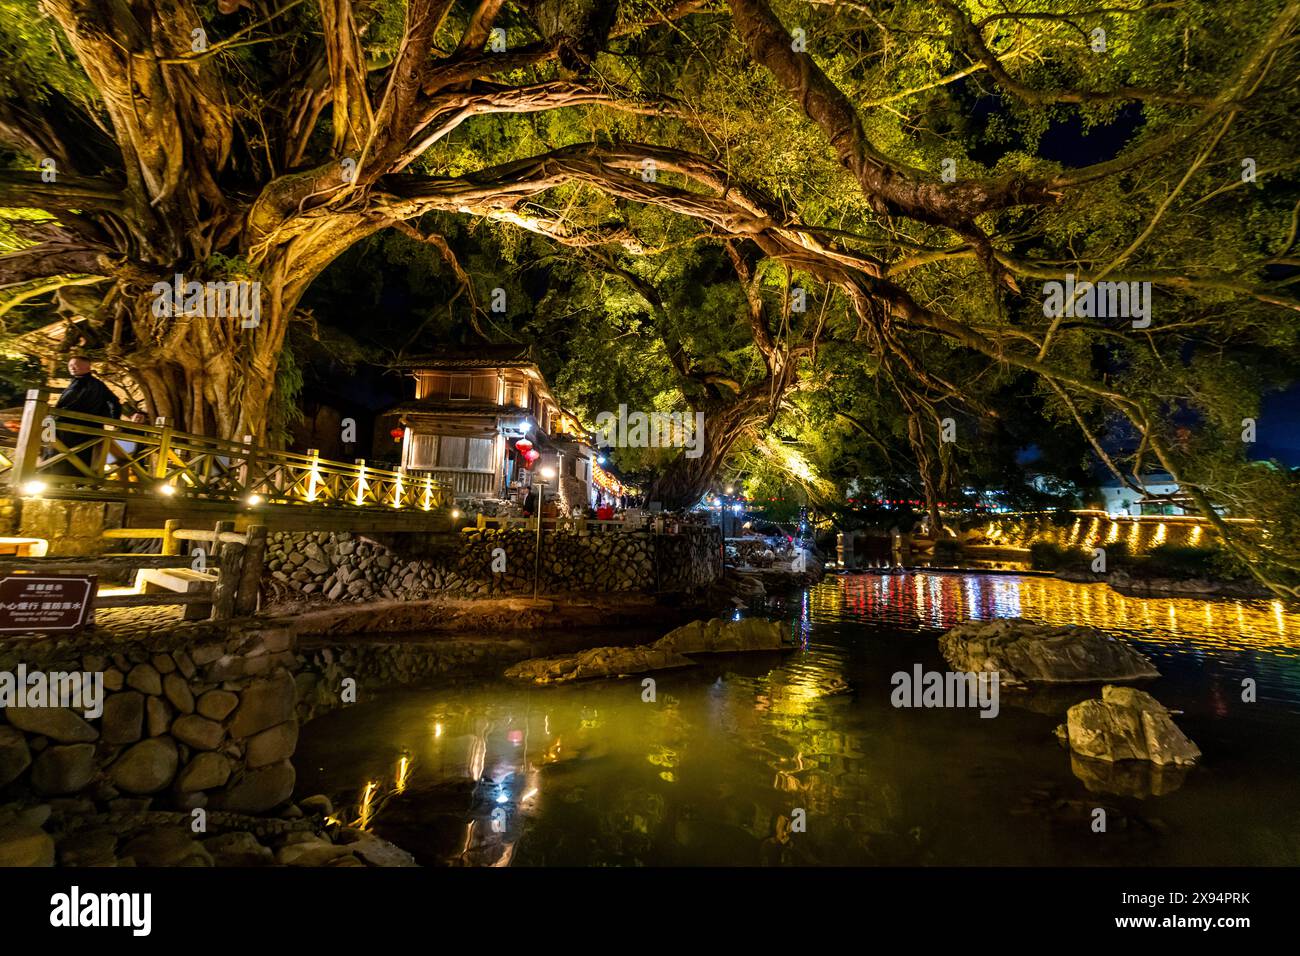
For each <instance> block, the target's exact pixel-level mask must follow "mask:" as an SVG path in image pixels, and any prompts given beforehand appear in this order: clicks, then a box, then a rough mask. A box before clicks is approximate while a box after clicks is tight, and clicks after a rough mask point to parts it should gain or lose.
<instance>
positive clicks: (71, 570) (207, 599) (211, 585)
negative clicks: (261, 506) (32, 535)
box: [0, 519, 267, 621]
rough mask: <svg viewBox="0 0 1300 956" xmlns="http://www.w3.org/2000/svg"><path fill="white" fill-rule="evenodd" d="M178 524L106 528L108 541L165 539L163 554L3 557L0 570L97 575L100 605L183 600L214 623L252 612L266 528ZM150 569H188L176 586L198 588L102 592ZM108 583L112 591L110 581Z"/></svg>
mask: <svg viewBox="0 0 1300 956" xmlns="http://www.w3.org/2000/svg"><path fill="white" fill-rule="evenodd" d="M179 525H180V522H179V520H178V519H174V520H170V521H168V522H167V523H166V526H165V527H162V528H113V529H110V530H107V531H105V532H104V537H105V538H108V539H124V538H125V539H151V538H153V539H161V540H162V553H161V554H98V555H86V556H78V557H53V558H46V557H0V574H12V573H14V572H18V573H32V574H40V573H62V574H79V575H91V574H93V575H97V576H98V577H99V578H100V590H101V593H99V594H96V596H95V604H94V606H95V607H96V608H97V609H98V608H119V607H161V606H167V605H175V604H180V605H187V606H192V607H193V608H194V610H196V611H198V612H199V613H198V614H195V613H193V612H191V611H190V610H189V609H188V608H187V611H186V614H185V617H186V618H187V619H188V620H196V619H204V618H208V619H211V620H214V621H220V620H226V619H228V618H231V617H242V616H244V615H248V614H252V613H254V612H255V611H256V610H257V601H258V593H259V590H260V587H261V580H262V566H263V564H264V563H265V560H266V535H267V530H266V526H265V525H252V526H250V527H249V529H248V531H246V532H244V533H242V534H241V533H238V532H236V531H235V530H234V527H235V523H234V522H233V521H218V522H217V523H216V525H215V527H214V528H213V529H212V530H211V531H204V530H197V529H187V528H181V527H179ZM184 542H197V543H198V544H199V547H197V548H195V547H191V548H188V549H187V548H186V547H185V545H184ZM149 571H172V572H181V573H188V574H189V576H190V578H191V580H190V581H179V582H177V585H179V586H185V585H187V584H191V583H192V584H196V585H198V586H197V587H188V586H186V587H185V589H184V590H178V589H177V585H174V586H172V587H168V586H165V585H158V584H155V585H154V589H153V590H146V591H144V592H136V593H127V594H109V593H103V588H104V587H105V584H104V581H103V579H104V578H109V579H118V578H123V577H131V576H134V577H135V578H136V579H137V581H136V582H133V583H137V582H138V581H139V579H140V578H141V575H140V572H146V574H147V572H149ZM173 576H174V575H173ZM150 583H151V584H152V583H153V582H150ZM108 587H109V589H110V590H112V589H113V586H112V585H108Z"/></svg>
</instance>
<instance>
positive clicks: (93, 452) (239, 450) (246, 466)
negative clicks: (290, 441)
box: [0, 389, 452, 511]
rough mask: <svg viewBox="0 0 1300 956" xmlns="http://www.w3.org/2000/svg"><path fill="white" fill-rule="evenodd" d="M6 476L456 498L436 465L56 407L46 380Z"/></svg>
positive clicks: (45, 483)
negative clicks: (412, 467) (272, 444)
mask: <svg viewBox="0 0 1300 956" xmlns="http://www.w3.org/2000/svg"><path fill="white" fill-rule="evenodd" d="M0 481H7V483H8V484H9V486H10V487H11V488H12V489H13V490H14V491H15V492H16V493H18V494H38V493H39V494H47V495H50V496H52V497H59V498H95V499H103V498H125V497H128V496H132V495H140V494H161V495H183V496H186V497H190V498H199V499H208V500H217V501H242V502H244V503H245V504H250V505H256V504H262V503H266V504H276V505H330V506H335V507H345V508H364V507H371V508H374V507H384V508H398V509H419V510H423V511H430V510H432V509H434V508H440V507H443V506H445V505H448V504H450V502H451V500H452V491H451V488H450V486H449V485H448V484H447V483H446V482H443V481H438V480H436V479H434V478H433V477H432V476H429V475H423V476H414V475H407V474H404V473H402V472H397V471H389V470H386V469H382V468H374V467H371V466H368V465H367V464H366V463H365V461H364V460H361V461H356V462H353V463H351V464H349V463H346V462H341V461H331V460H329V459H324V458H321V457H320V456H319V455H315V454H309V455H302V454H296V453H293V452H284V451H272V450H271V449H267V448H261V447H258V446H256V445H253V444H252V443H251V442H236V441H228V440H226V439H222V438H211V437H208V436H205V435H194V434H191V433H189V432H183V431H179V430H178V429H175V428H173V427H172V426H170V425H166V424H158V425H148V424H143V423H137V422H128V421H118V420H116V419H111V418H102V417H100V416H97V415H85V414H82V413H80V412H71V411H67V410H66V409H59V408H54V407H52V406H51V405H50V403H49V401H48V399H47V397H46V396H45V394H44V393H43V392H42V391H41V390H39V389H33V390H32V391H30V392H28V393H27V402H26V404H25V406H24V407H23V418H22V426H21V428H20V431H19V434H18V439H17V442H16V444H15V445H14V446H13V448H12V449H9V448H0Z"/></svg>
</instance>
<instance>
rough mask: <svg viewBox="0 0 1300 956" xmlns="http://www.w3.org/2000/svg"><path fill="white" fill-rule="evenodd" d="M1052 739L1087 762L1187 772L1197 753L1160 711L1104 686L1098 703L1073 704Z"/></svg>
mask: <svg viewBox="0 0 1300 956" xmlns="http://www.w3.org/2000/svg"><path fill="white" fill-rule="evenodd" d="M1056 734H1057V737H1059V738H1060V739H1061V740H1062V741H1063V742H1065V743H1066V744H1067V745H1068V746H1069V748H1070V750H1071V752H1073V753H1076V754H1078V755H1079V756H1081V757H1087V758H1089V759H1092V760H1104V761H1109V762H1112V763H1115V762H1119V761H1125V760H1145V761H1149V762H1151V763H1153V764H1155V765H1156V766H1158V767H1165V766H1174V767H1192V766H1195V765H1196V763H1197V761H1199V760H1200V759H1201V751H1200V749H1199V748H1198V747H1197V746H1196V744H1194V743H1192V742H1191V741H1190V740H1188V739H1187V736H1186V735H1185V734H1184V733H1183V732H1182V731H1181V730H1179V729H1178V727H1177V725H1175V724H1174V722H1173V719H1172V718H1171V717H1170V716H1169V711H1168V710H1167V709H1166V708H1165V706H1164V705H1163V704H1161V703H1160V701H1158V700H1156V699H1155V698H1154V697H1152V696H1151V695H1150V694H1148V693H1146V692H1145V691H1140V690H1135V689H1134V688H1132V687H1113V686H1110V685H1107V686H1106V687H1103V688H1102V689H1101V700H1085V701H1083V702H1082V703H1078V704H1075V705H1074V706H1073V707H1071V708H1070V709H1069V711H1068V712H1067V713H1066V722H1065V723H1064V724H1062V725H1061V726H1060V727H1058V728H1057V729H1056Z"/></svg>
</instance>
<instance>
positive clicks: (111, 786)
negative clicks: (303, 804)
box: [0, 628, 298, 813]
mask: <svg viewBox="0 0 1300 956" xmlns="http://www.w3.org/2000/svg"><path fill="white" fill-rule="evenodd" d="M196 635H197V636H196ZM292 643H293V639H292V635H291V632H290V631H289V630H288V629H286V628H262V629H259V630H244V631H236V632H232V633H229V634H224V635H223V634H221V633H219V632H218V631H216V630H215V629H211V628H209V629H206V630H205V629H204V628H196V629H187V630H186V631H184V632H182V635H173V636H171V637H158V636H156V635H155V636H151V637H149V638H148V643H147V644H146V643H144V642H141V641H132V640H124V639H122V638H118V639H116V640H111V639H107V638H103V637H86V636H84V635H83V636H79V637H78V638H77V639H75V640H74V639H73V638H67V637H64V638H42V639H35V638H6V639H4V640H0V676H2V675H3V674H5V673H8V674H15V675H16V674H17V673H18V668H19V665H20V664H22V665H25V666H26V670H27V672H28V674H30V673H31V672H33V671H41V672H44V673H46V674H49V673H51V672H55V671H62V672H72V671H78V672H91V673H102V674H103V675H104V684H103V686H104V697H103V700H102V706H103V712H102V714H101V715H100V716H97V717H92V718H89V719H87V718H86V717H85V716H84V714H83V713H82V712H78V711H74V710H71V709H67V708H56V707H27V708H21V709H18V708H14V707H6V708H2V709H0V802H3V801H4V800H5V799H8V798H22V797H24V796H34V797H36V798H38V799H50V798H58V797H79V798H84V799H90V800H92V801H94V802H95V804H96V805H97V806H98V807H100V808H102V809H104V810H107V811H114V810H139V809H160V808H179V809H192V808H194V807H209V808H211V809H214V810H229V811H235V812H241V813H260V812H263V811H266V810H270V809H272V808H273V807H275V806H277V805H279V804H281V803H283V802H284V801H285V800H287V799H288V798H289V797H290V795H291V793H292V791H293V785H294V769H293V765H292V763H291V762H290V760H289V758H290V757H291V756H292V754H293V752H294V749H295V747H296V745H297V739H298V722H297V719H296V714H295V707H296V703H297V699H296V689H295V685H294V679H293V675H292V673H291V670H292V669H293V668H294V667H295V666H296V655H295V653H294V650H293V647H292V646H291V645H292Z"/></svg>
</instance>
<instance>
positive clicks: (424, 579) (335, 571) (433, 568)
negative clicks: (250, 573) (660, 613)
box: [266, 528, 722, 601]
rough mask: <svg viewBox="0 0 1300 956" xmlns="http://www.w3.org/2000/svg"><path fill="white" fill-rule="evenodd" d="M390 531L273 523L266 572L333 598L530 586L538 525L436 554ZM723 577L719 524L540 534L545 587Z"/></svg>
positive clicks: (704, 581)
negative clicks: (375, 535) (372, 534)
mask: <svg viewBox="0 0 1300 956" xmlns="http://www.w3.org/2000/svg"><path fill="white" fill-rule="evenodd" d="M388 537H389V543H387V544H386V543H381V542H380V541H378V540H375V539H372V538H367V537H364V536H361V535H353V534H349V533H346V532H343V533H326V532H320V533H304V532H288V531H286V532H272V533H271V534H270V536H269V540H268V544H267V564H266V575H267V576H268V577H269V578H270V579H272V580H274V581H276V582H279V586H281V587H284V588H287V589H288V590H290V591H292V592H294V593H297V594H302V595H313V594H316V595H323V596H324V597H325V598H327V599H328V600H331V601H365V600H375V599H380V598H404V599H408V600H418V599H421V598H428V597H434V596H437V595H440V594H446V595H456V596H482V597H486V596H491V595H508V594H523V593H531V591H532V588H533V562H534V548H535V545H536V531H528V530H525V529H508V530H500V529H495V528H492V529H484V530H476V531H471V532H467V533H462V534H461V535H460V536H459V537H458V538H456V539H455V540H453V541H451V542H450V543H449V545H448V546H446V547H445V548H443V549H441V550H440V551H437V552H436V553H427V549H423V548H417V547H415V545H416V544H417V542H415V541H413V542H412V545H413V546H412V547H411V548H403V547H402V546H401V544H400V541H398V542H395V541H393V540H392V539H395V538H398V537H399V536H395V535H391V536H388ZM412 537H413V538H414V537H415V536H412ZM422 551H424V552H425V553H421V552H422ZM721 576H722V554H721V539H720V538H719V536H718V531H717V529H714V528H708V529H704V530H702V531H700V532H696V533H691V534H680V535H660V534H653V533H650V532H640V531H624V532H618V533H608V534H582V533H577V532H569V531H561V532H554V531H552V532H546V533H544V543H543V547H542V559H541V575H540V581H541V590H542V592H543V593H548V594H555V593H565V592H629V591H639V592H644V593H660V592H671V591H690V590H695V589H697V588H704V587H708V586H709V585H710V584H712V583H713V582H715V581H717V580H718V579H719V578H720V577H721Z"/></svg>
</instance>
